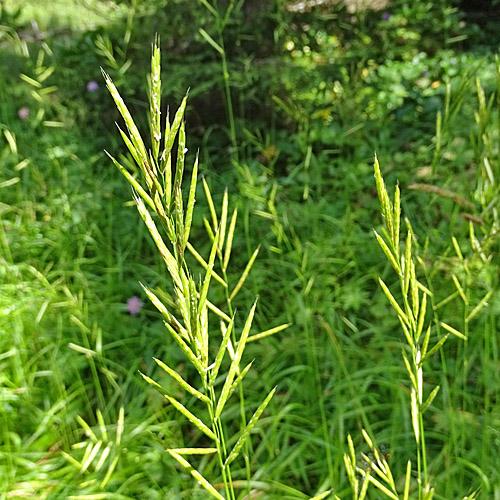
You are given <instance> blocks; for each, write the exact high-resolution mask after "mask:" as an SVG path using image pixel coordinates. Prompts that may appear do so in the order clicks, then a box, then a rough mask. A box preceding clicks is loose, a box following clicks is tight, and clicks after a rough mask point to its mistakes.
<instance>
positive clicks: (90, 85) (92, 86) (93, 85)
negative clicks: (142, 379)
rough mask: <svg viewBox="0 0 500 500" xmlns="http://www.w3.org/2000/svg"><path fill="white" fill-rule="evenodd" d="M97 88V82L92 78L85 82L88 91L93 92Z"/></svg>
mask: <svg viewBox="0 0 500 500" xmlns="http://www.w3.org/2000/svg"><path fill="white" fill-rule="evenodd" d="M98 88H99V84H98V83H97V82H94V80H92V81H90V82H89V83H87V90H88V91H89V92H95V91H96V90H97V89H98Z"/></svg>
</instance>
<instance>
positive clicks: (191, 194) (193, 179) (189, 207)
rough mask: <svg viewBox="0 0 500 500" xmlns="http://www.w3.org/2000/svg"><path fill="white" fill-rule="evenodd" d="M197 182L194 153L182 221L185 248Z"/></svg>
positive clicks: (196, 164) (196, 163)
mask: <svg viewBox="0 0 500 500" xmlns="http://www.w3.org/2000/svg"><path fill="white" fill-rule="evenodd" d="M197 182H198V155H196V160H195V162H194V166H193V172H192V174H191V185H190V187H189V197H188V202H187V207H186V219H185V221H184V248H186V245H187V242H188V240H189V233H190V231H191V224H192V222H193V211H194V204H195V202H196V200H195V196H196V184H197Z"/></svg>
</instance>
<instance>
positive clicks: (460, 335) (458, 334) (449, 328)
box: [439, 321, 467, 341]
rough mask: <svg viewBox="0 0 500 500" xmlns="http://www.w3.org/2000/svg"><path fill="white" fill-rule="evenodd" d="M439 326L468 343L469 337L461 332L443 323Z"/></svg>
mask: <svg viewBox="0 0 500 500" xmlns="http://www.w3.org/2000/svg"><path fill="white" fill-rule="evenodd" d="M439 324H440V325H441V326H442V327H443V328H444V329H445V330H447V331H449V332H450V333H452V334H453V335H455V337H458V338H459V339H462V340H465V341H467V337H466V336H465V335H464V334H463V333H462V332H459V331H458V330H457V329H455V328H453V327H452V326H450V325H448V324H446V323H443V322H442V321H440V322H439Z"/></svg>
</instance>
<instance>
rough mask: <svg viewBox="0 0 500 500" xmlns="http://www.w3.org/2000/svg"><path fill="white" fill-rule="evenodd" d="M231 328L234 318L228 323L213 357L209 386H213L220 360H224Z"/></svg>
mask: <svg viewBox="0 0 500 500" xmlns="http://www.w3.org/2000/svg"><path fill="white" fill-rule="evenodd" d="M233 326H234V318H232V319H231V322H230V323H229V325H228V326H227V328H226V331H225V332H224V335H223V337H222V341H221V343H220V347H219V350H218V351H217V356H216V357H215V361H214V364H213V366H212V369H211V370H210V379H209V380H210V382H209V383H210V385H211V386H213V384H214V382H215V379H216V378H217V375H218V373H219V369H220V366H221V364H222V360H223V359H224V354H225V353H226V348H227V343H228V341H229V338H230V336H231V331H232V329H233Z"/></svg>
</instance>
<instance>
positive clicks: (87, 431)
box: [76, 415, 98, 443]
mask: <svg viewBox="0 0 500 500" xmlns="http://www.w3.org/2000/svg"><path fill="white" fill-rule="evenodd" d="M76 420H77V422H78V423H79V424H80V426H81V427H82V429H83V430H84V431H85V435H86V436H88V437H89V438H90V439H91V440H92V441H93V442H94V443H97V441H98V439H97V436H96V435H95V434H94V431H93V430H92V429H91V428H90V426H89V424H87V422H85V420H83V418H82V417H80V415H77V416H76Z"/></svg>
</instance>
